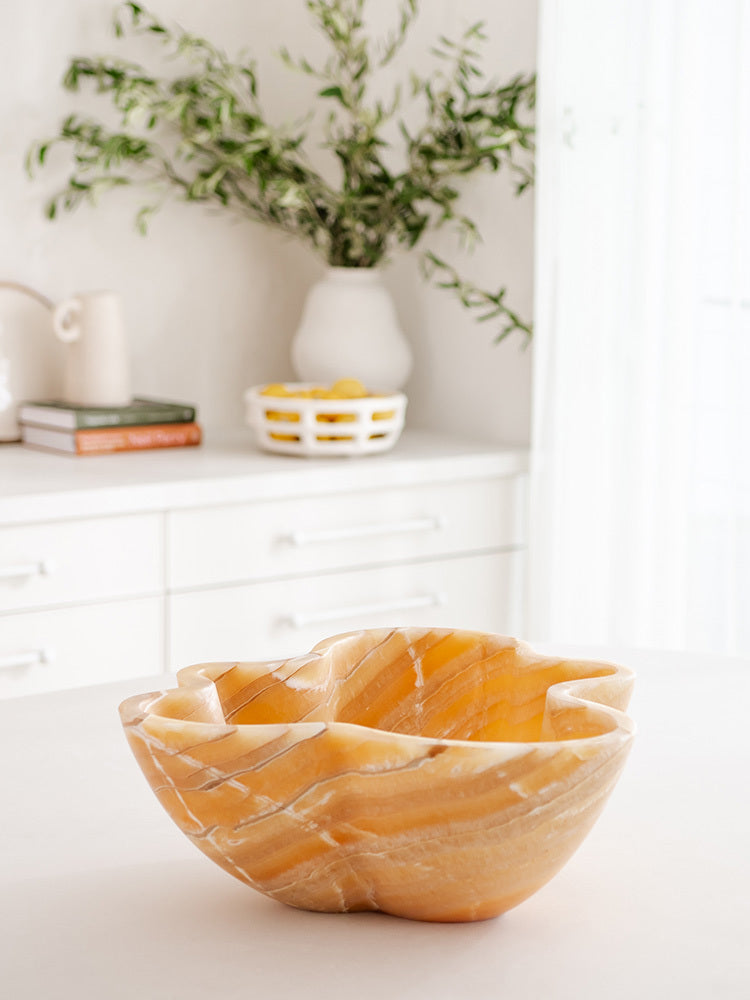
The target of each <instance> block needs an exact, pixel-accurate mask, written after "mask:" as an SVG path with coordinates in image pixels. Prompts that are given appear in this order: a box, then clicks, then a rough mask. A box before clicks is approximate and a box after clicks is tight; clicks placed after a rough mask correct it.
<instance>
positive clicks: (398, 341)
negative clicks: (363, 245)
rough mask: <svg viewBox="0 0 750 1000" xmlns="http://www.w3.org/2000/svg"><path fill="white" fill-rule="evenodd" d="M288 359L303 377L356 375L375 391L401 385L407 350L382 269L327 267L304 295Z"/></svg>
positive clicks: (408, 368)
mask: <svg viewBox="0 0 750 1000" xmlns="http://www.w3.org/2000/svg"><path fill="white" fill-rule="evenodd" d="M292 364H293V366H294V370H295V372H296V374H297V376H298V378H300V379H301V380H302V381H303V382H323V383H331V382H335V381H336V379H339V378H358V379H359V380H360V381H361V382H363V383H364V384H365V385H366V386H367V388H368V389H371V390H375V391H377V390H381V391H392V390H395V389H400V388H401V387H402V386H403V385H404V383H405V382H406V380H407V378H408V377H409V373H410V372H411V367H412V355H411V350H410V348H409V343H408V341H407V339H406V337H405V336H404V332H403V330H402V329H401V327H400V326H399V323H398V318H397V316H396V310H395V307H394V305H393V300H392V298H391V296H390V293H389V292H388V289H387V288H386V287H385V285H384V284H383V280H382V275H381V272H380V270H378V269H377V268H369V267H329V268H328V270H327V271H326V274H325V276H324V277H323V279H322V280H321V281H319V282H318V283H317V284H316V285H314V286H313V288H312V289H311V290H310V292H309V294H308V296H307V299H306V301H305V306H304V310H303V313H302V319H301V321H300V325H299V327H298V329H297V332H296V333H295V335H294V338H293V340H292Z"/></svg>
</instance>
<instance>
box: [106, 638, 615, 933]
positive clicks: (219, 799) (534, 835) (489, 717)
mask: <svg viewBox="0 0 750 1000" xmlns="http://www.w3.org/2000/svg"><path fill="white" fill-rule="evenodd" d="M632 683H633V674H632V673H631V672H630V671H629V670H627V669H625V668H624V667H620V666H615V665H613V664H609V663H599V662H593V661H584V660H573V659H559V658H556V657H550V656H540V655H538V654H536V653H535V652H534V651H533V650H532V649H531V648H530V647H529V646H528V645H526V644H525V643H523V642H519V641H517V640H515V639H511V638H508V637H506V636H500V635H493V634H488V633H480V632H468V631H454V630H449V629H424V628H396V629H372V630H364V631H359V632H351V633H346V634H344V635H339V636H335V637H334V638H332V639H327V640H325V641H323V642H321V643H319V644H318V645H317V646H316V647H315V648H314V649H313V650H312V652H311V653H309V654H307V655H305V656H300V657H296V658H294V659H288V660H277V661H273V662H267V663H204V664H198V665H195V666H191V667H187V668H186V669H184V670H181V671H180V672H179V674H178V684H179V686H178V687H177V688H176V689H174V690H170V691H165V692H154V693H151V694H142V695H137V696H135V697H133V698H129V699H128V700H127V701H125V702H123V703H122V705H121V706H120V716H121V719H122V724H123V726H124V729H125V733H126V735H127V738H128V741H129V743H130V746H131V748H132V750H133V753H134V754H135V757H136V760H137V761H138V763H139V765H140V767H141V769H142V771H143V773H144V775H145V777H146V780H147V781H148V782H149V784H150V785H151V787H152V789H153V791H154V792H155V793H156V796H157V797H158V799H159V801H160V802H161V804H162V805H163V806H164V808H165V809H166V810H167V812H168V813H169V815H170V816H171V817H172V819H173V820H174V821H175V823H177V825H178V826H179V827H180V829H181V830H182V831H183V833H185V835H186V836H187V837H189V838H190V840H192V842H193V843H194V844H195V845H196V846H197V847H198V848H200V850H201V851H203V853H204V854H206V855H208V857H209V858H211V859H212V860H213V861H215V862H216V863H217V864H218V865H220V867H221V868H223V869H224V870H225V871H227V872H229V873H230V874H231V875H234V876H235V877H236V878H238V879H240V880H241V881H243V882H245V883H246V884H247V885H249V886H252V887H253V888H254V889H257V890H259V891H260V892H262V893H264V894H265V895H267V896H270V897H272V898H273V899H276V900H280V901H282V902H284V903H288V904H290V905H291V906H295V907H300V908H303V909H308V910H323V911H352V910H382V911H384V912H386V913H390V914H395V915H398V916H402V917H409V918H412V919H417V920H433V921H468V920H482V919H485V918H487V917H493V916H496V915H497V914H499V913H502V912H503V911H505V910H508V909H510V908H511V907H513V906H516V905H517V904H518V903H520V902H521V901H522V900H524V899H526V898H527V897H528V896H530V895H531V894H532V893H534V892H536V890H537V889H539V888H540V887H541V886H543V885H544V884H545V883H546V882H547V881H548V880H549V879H550V878H551V877H552V876H553V875H554V874H555V873H556V872H557V871H558V870H559V869H560V868H561V867H562V866H563V865H564V863H565V862H566V861H567V859H568V858H569V857H570V856H571V855H572V854H573V852H574V851H575V850H576V848H577V847H578V846H579V845H580V843H581V841H582V840H583V839H584V837H585V836H586V834H587V833H588V831H589V830H590V829H591V826H592V825H593V823H594V821H595V819H596V817H597V816H598V815H599V813H600V811H601V809H602V807H603V805H604V803H605V801H606V799H607V797H608V795H609V793H610V792H611V791H612V788H613V787H614V785H615V782H616V781H617V778H618V777H619V775H620V772H621V770H622V767H623V765H624V763H625V759H626V757H627V753H628V751H629V749H630V745H631V743H632V739H633V725H632V723H631V722H630V720H629V719H628V717H627V716H626V715H624V714H623V711H624V709H625V708H626V707H627V703H628V700H629V697H630V693H631V688H632Z"/></svg>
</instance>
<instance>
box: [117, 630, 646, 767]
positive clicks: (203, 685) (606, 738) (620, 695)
mask: <svg viewBox="0 0 750 1000" xmlns="http://www.w3.org/2000/svg"><path fill="white" fill-rule="evenodd" d="M412 627H416V626H407V627H404V629H405V628H412ZM404 629H401V628H391V629H388V628H383V629H358V630H354V631H350V632H343V633H340V634H338V635H336V636H332V637H331V638H329V639H324V640H322V641H321V642H320V643H318V644H317V645H316V646H315V647H314V648H313V649H312V650H311V651H310V652H309V653H305V654H302V655H300V656H296V657H286V658H282V659H273V660H216V661H205V662H202V663H194V664H191V665H189V666H187V667H183V668H182V669H180V670H178V671H177V674H176V677H177V687H175V688H165V689H162V690H159V691H149V692H145V693H143V694H135V695H131V696H129V697H128V698H126V699H125V700H124V701H122V702H121V703H120V705H119V714H120V719H121V721H122V725H123V727H125V728H131V727H135V726H137V725H139V724H140V723H142V722H143V721H145V719H147V718H148V717H149V716H152V717H157V718H159V720H160V724H161V725H163V726H165V728H167V729H172V730H184V731H188V732H190V731H194V732H195V733H196V735H197V734H199V733H203V734H204V735H208V733H209V731H210V732H211V737H212V738H218V737H219V736H220V735H222V734H229V733H232V732H236V731H237V730H242V729H255V730H260V729H265V730H268V731H269V732H270V731H272V730H276V731H289V730H293V731H294V732H295V733H297V734H299V735H302V734H303V733H305V734H308V735H314V734H315V733H317V732H321V731H323V730H324V729H330V730H333V731H342V732H343V731H346V730H351V729H354V730H356V731H366V732H369V733H371V734H381V735H382V736H383V737H393V738H397V739H398V740H399V741H401V740H406V741H409V742H413V743H415V744H416V745H419V744H420V743H421V744H427V745H432V746H443V745H448V746H464V747H473V748H476V747H489V746H492V747H506V748H509V749H510V748H512V747H517V748H520V747H523V748H526V749H529V748H539V749H542V748H546V749H547V750H549V748H550V746H553V745H555V744H564V745H565V746H567V747H574V746H575V745H576V744H587V745H591V744H592V743H594V744H595V743H597V742H598V743H609V742H613V741H618V742H623V743H626V742H631V741H632V739H633V738H634V736H635V734H636V725H635V723H634V721H633V720H632V719H631V717H630V716H629V715H628V714H627V713H626V711H625V708H626V706H627V704H628V702H629V700H630V695H631V693H632V688H633V683H634V681H635V677H636V675H635V672H634V671H633V670H631V669H630V668H629V667H625V666H623V665H621V664H617V663H612V662H610V661H608V660H596V659H588V658H585V657H577V656H576V657H569V656H553V655H548V654H539V653H537V652H536V651H535V650H534V648H533V647H532V646H531V644H530V643H528V642H526V641H524V640H521V639H516V638H513V637H511V636H506V635H503V634H501V633H492V632H479V631H476V632H475V631H473V630H470V629H450V628H443V629H440V628H434V629H426V631H430V632H433V633H445V634H448V633H453V634H456V633H458V634H464V635H465V634H467V633H469V634H476V635H482V636H491V637H492V638H493V639H497V640H506V641H507V642H508V644H509V645H512V647H513V648H514V649H515V651H516V652H517V653H519V654H520V655H521V656H523V657H527V658H528V659H529V661H530V662H537V663H543V662H545V661H548V662H550V663H565V664H571V665H578V666H582V667H590V668H591V669H592V670H593V669H598V670H607V671H608V672H607V673H597V674H594V675H592V676H584V677H576V678H573V679H568V680H563V681H558V682H556V683H554V684H551V685H550V686H549V687H548V688H547V689H546V692H545V717H546V713H547V711H548V710H550V708H552V709H553V710H554V711H557V712H560V711H564V710H566V709H567V710H570V709H578V710H581V709H585V710H586V712H587V713H588V720H589V721H590V722H593V723H597V724H600V725H603V726H604V729H603V731H602V732H599V733H595V734H591V735H584V736H571V737H567V738H557V739H554V738H553V739H540V740H477V739H453V738H449V737H435V736H425V735H422V734H418V733H401V732H398V731H397V730H393V729H383V728H379V727H373V726H366V725H363V724H361V723H353V722H341V721H339V720H337V719H331V720H324V721H313V722H299V721H297V722H295V721H289V722H284V721H280V722H267V723H237V722H226V721H225V722H223V723H219V722H215V721H211V722H204V721H199V720H195V719H190V718H189V717H174V716H165V715H160V714H159V712H158V711H154V709H156V708H157V707H158V705H159V702H160V701H162V700H163V699H170V698H171V697H173V696H174V695H175V694H180V695H183V696H184V695H188V696H190V695H191V694H194V695H196V696H197V695H198V693H199V692H205V691H207V690H210V689H212V688H213V689H214V690H216V681H217V680H219V677H220V675H219V676H217V677H216V678H211V677H207V676H205V674H204V673H203V671H205V670H207V669H209V668H210V669H215V668H217V667H221V666H224V667H226V668H227V671H228V670H231V669H233V668H235V667H236V666H238V665H243V664H247V665H252V666H264V667H267V668H268V673H273V671H274V669H278V668H279V667H281V666H284V665H289V664H292V663H297V662H298V663H299V667H300V668H301V667H303V666H305V665H307V664H309V663H310V662H313V661H315V660H316V659H317V660H322V659H323V658H324V657H325V656H326V654H327V653H328V651H329V650H330V649H331V647H332V646H333V645H334V643H336V642H339V641H341V640H344V639H347V638H349V637H350V636H354V635H359V634H361V633H362V632H371V633H373V632H382V633H383V634H390V633H394V632H398V631H402V630H404ZM282 683H285V681H282ZM603 694H604V695H606V696H610V697H612V698H613V700H614V701H616V702H618V703H620V704H622V705H623V707H622V708H619V707H616V705H612V704H610V703H609V702H608V701H604V700H601V697H602V695H603ZM195 701H196V703H197V702H198V698H197V697H196V698H195Z"/></svg>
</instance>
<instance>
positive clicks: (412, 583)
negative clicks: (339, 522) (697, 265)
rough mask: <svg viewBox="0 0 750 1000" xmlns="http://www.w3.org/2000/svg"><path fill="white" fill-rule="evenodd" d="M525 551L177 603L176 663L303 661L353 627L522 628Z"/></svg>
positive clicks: (184, 597)
mask: <svg viewBox="0 0 750 1000" xmlns="http://www.w3.org/2000/svg"><path fill="white" fill-rule="evenodd" d="M522 559H523V556H522V553H521V552H507V553H495V554H489V555H485V554H483V555H475V556H468V557H463V558H456V559H437V560H430V561H427V562H418V563H411V564H408V565H394V566H376V567H372V568H369V569H357V570H347V571H346V572H339V573H330V574H325V575H321V576H319V577H314V578H310V577H297V578H295V579H291V580H274V581H270V582H259V583H250V584H245V585H242V586H233V587H227V588H215V589H213V590H202V591H195V592H192V593H185V594H177V595H174V596H172V597H171V598H170V609H171V610H170V658H171V661H172V663H173V664H174V665H179V666H186V665H187V664H189V663H201V662H210V661H214V660H256V659H275V658H278V657H286V656H296V655H298V654H300V653H305V652H307V651H308V650H310V649H312V647H313V646H314V645H315V644H316V643H317V642H319V641H320V640H321V639H323V638H325V637H327V636H331V635H337V634H338V633H339V632H348V631H350V630H351V629H354V628H375V627H381V626H384V627H390V626H396V625H429V626H436V627H437V626H446V627H462V628H476V629H482V630H484V631H505V632H509V633H511V634H513V633H514V632H517V631H518V630H519V626H520V621H519V619H520V612H521V608H520V599H519V598H520V594H521V592H522V588H521V578H522V572H523V567H522Z"/></svg>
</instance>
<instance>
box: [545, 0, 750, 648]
mask: <svg viewBox="0 0 750 1000" xmlns="http://www.w3.org/2000/svg"><path fill="white" fill-rule="evenodd" d="M539 89H540V102H539V112H538V125H539V136H538V141H539V163H538V178H537V262H536V266H537V292H536V295H537V298H536V310H535V311H536V336H535V345H534V366H535V376H534V377H535V400H534V432H533V437H534V440H533V458H532V517H531V545H532V551H531V573H530V593H529V608H530V613H529V617H530V622H529V633H530V634H531V635H533V636H535V637H538V638H544V639H553V640H556V641H557V640H560V641H571V642H592V643H619V644H630V645H639V646H646V647H662V648H674V649H709V650H714V651H716V652H725V653H729V654H744V655H748V654H750V0H711V2H709V0H607V2H606V3H595V2H593V0H542V2H541V18H540V59H539Z"/></svg>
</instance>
